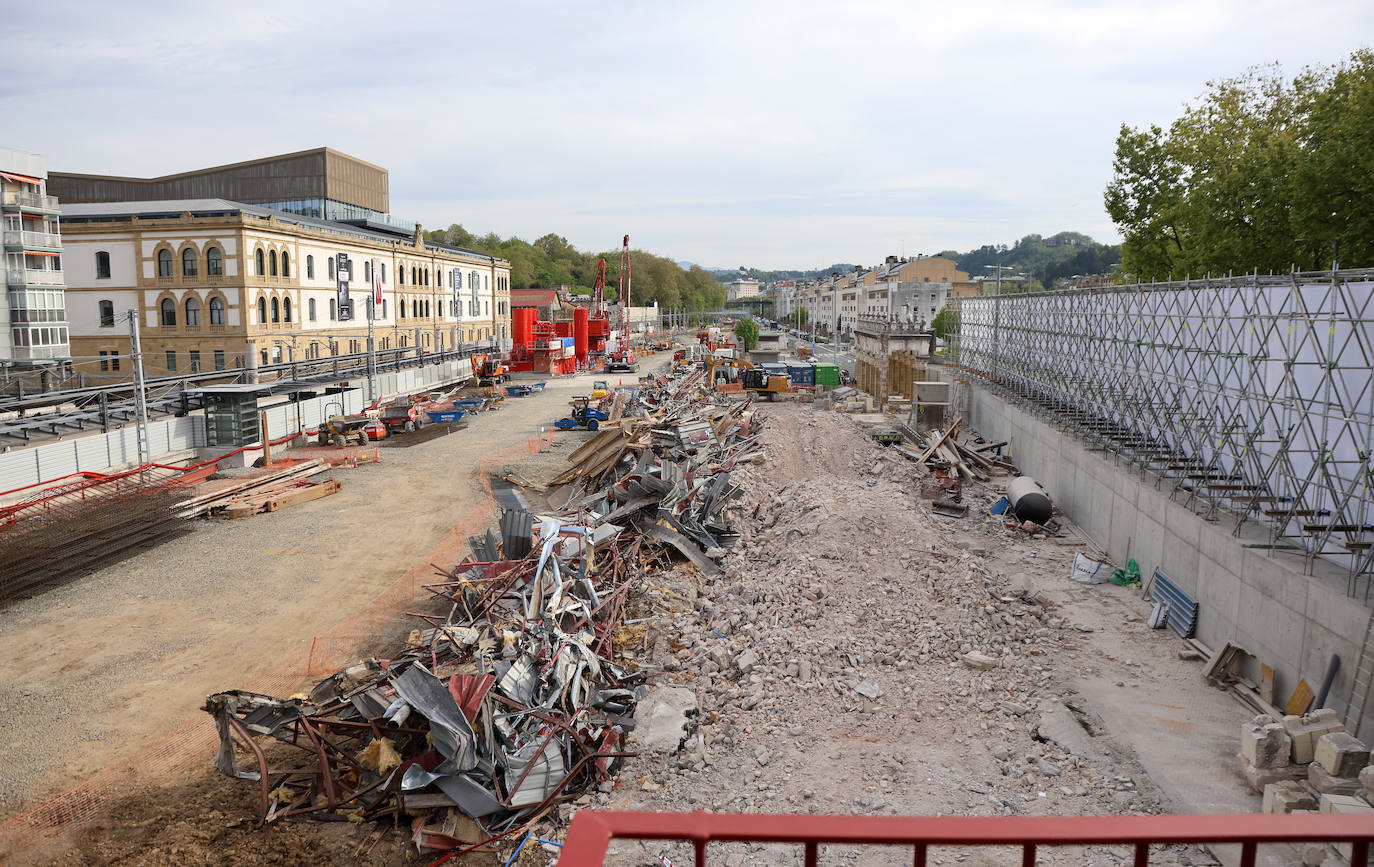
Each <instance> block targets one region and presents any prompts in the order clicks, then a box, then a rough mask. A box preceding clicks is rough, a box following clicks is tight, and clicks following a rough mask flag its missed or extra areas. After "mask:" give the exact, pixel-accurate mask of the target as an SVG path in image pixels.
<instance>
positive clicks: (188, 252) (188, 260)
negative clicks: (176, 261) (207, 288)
mask: <svg viewBox="0 0 1374 867" xmlns="http://www.w3.org/2000/svg"><path fill="white" fill-rule="evenodd" d="M199 265H200V263H199V262H198V261H197V260H196V251H195V250H193V249H191V248H190V247H187V248H186V249H185V250H182V251H181V276H183V277H194V276H196V274H197V273H198V272H199V271H200V267H199Z"/></svg>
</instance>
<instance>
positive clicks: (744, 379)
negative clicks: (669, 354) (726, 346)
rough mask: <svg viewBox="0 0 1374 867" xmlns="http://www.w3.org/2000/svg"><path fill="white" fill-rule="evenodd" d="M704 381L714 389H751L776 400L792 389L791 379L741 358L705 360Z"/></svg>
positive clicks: (713, 357) (712, 358) (711, 358)
mask: <svg viewBox="0 0 1374 867" xmlns="http://www.w3.org/2000/svg"><path fill="white" fill-rule="evenodd" d="M706 381H707V382H709V383H711V387H712V388H714V389H715V390H716V391H752V392H755V393H758V394H761V395H767V397H768V399H769V400H777V399H778V395H780V394H787V393H788V392H790V391H791V390H792V381H791V380H790V379H789V378H788V377H786V376H783V375H782V374H777V373H769V372H768V371H766V370H763V369H762V368H760V367H757V366H755V365H754V364H752V363H751V362H748V361H745V360H744V359H742V358H718V357H716V356H712V357H710V358H708V359H707V360H706Z"/></svg>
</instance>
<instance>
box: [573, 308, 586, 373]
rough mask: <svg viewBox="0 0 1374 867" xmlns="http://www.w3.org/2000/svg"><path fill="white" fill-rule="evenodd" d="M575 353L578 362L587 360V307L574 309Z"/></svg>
mask: <svg viewBox="0 0 1374 867" xmlns="http://www.w3.org/2000/svg"><path fill="white" fill-rule="evenodd" d="M573 353H574V354H575V355H576V356H577V363H578V364H585V363H586V362H587V308H586V307H578V308H575V309H574V310H573Z"/></svg>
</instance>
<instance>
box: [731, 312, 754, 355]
mask: <svg viewBox="0 0 1374 867" xmlns="http://www.w3.org/2000/svg"><path fill="white" fill-rule="evenodd" d="M735 337H736V338H737V339H738V340H739V342H740V345H741V346H743V347H744V348H745V349H753V348H754V347H755V346H758V345H759V324H758V323H757V322H755V321H754V320H752V319H741V320H740V321H739V322H737V323H735Z"/></svg>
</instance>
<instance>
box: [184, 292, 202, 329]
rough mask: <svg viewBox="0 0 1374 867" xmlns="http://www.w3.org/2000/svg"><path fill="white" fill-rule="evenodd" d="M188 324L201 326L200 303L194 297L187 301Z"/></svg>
mask: <svg viewBox="0 0 1374 867" xmlns="http://www.w3.org/2000/svg"><path fill="white" fill-rule="evenodd" d="M186 324H187V325H200V301H199V300H197V299H196V298H194V297H192V298H187V299H186Z"/></svg>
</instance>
